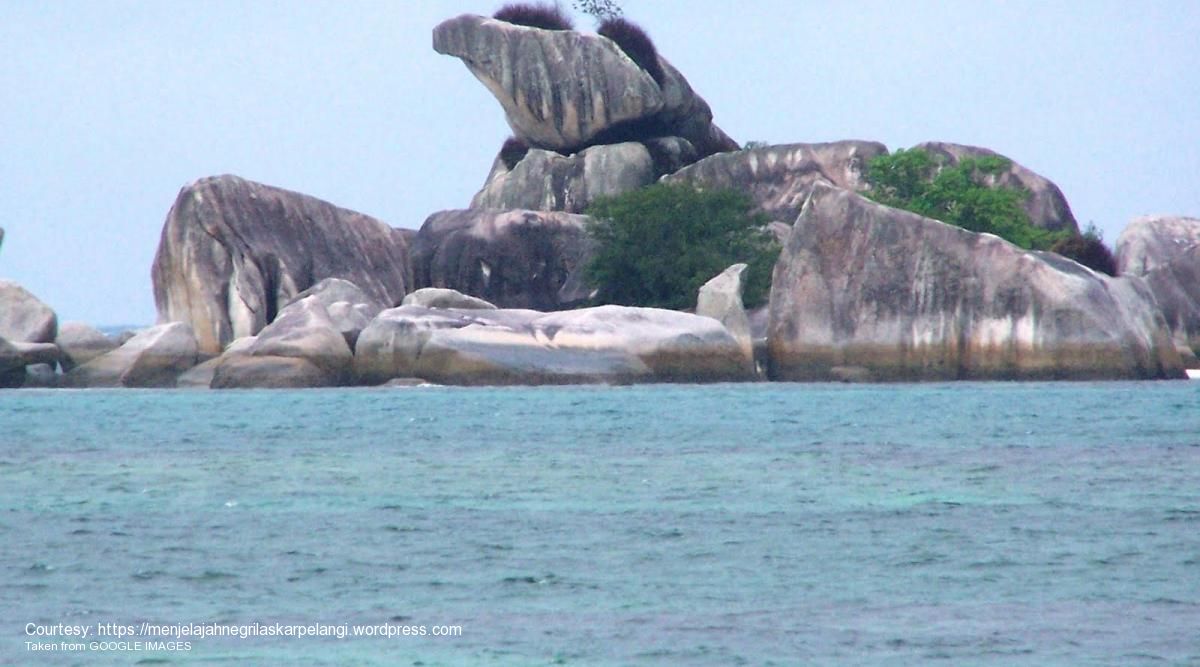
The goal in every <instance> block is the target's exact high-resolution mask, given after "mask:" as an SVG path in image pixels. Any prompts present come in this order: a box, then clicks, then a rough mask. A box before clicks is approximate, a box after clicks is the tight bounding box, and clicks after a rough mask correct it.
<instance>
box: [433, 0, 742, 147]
mask: <svg viewBox="0 0 1200 667" xmlns="http://www.w3.org/2000/svg"><path fill="white" fill-rule="evenodd" d="M433 48H434V50H435V51H437V52H438V53H442V54H445V55H449V56H454V57H456V58H460V59H461V60H462V61H463V63H464V64H466V66H467V69H469V70H470V71H471V73H472V74H474V75H475V77H476V78H478V79H479V81H480V82H481V83H483V85H484V86H485V87H486V88H487V89H488V91H489V92H490V93H492V95H493V96H495V97H496V100H497V101H498V102H500V106H501V107H503V109H504V113H505V116H506V117H507V119H508V124H509V125H510V126H511V127H512V129H513V132H514V133H516V135H517V137H518V138H520V139H522V140H523V141H525V143H527V144H529V145H530V146H533V147H536V148H545V149H551V150H556V151H559V152H562V153H572V152H576V151H578V150H579V149H581V148H584V147H587V146H590V145H595V144H609V143H619V142H622V141H629V140H638V139H643V138H650V137H658V136H678V137H683V138H685V139H687V140H688V141H689V142H691V143H692V145H693V146H695V148H696V150H697V151H698V152H699V154H700V155H701V156H703V155H710V154H712V153H714V152H717V151H721V150H735V149H736V148H737V144H736V142H734V141H732V140H731V139H729V137H728V136H726V135H725V133H724V132H722V131H721V130H720V129H719V128H717V127H716V126H715V125H713V124H712V110H711V109H710V108H709V107H708V104H707V103H706V102H705V101H704V100H703V99H702V98H701V97H700V96H699V95H696V93H695V92H694V91H693V90H692V88H691V86H690V85H689V84H688V82H687V80H686V79H684V78H683V76H682V75H681V74H680V73H679V72H678V70H676V69H675V68H674V67H672V66H671V65H670V63H668V62H666V60H664V59H662V58H661V57H660V58H659V62H660V65H661V66H662V69H663V79H662V83H661V85H660V84H659V83H657V82H655V80H654V79H653V78H652V77H651V76H650V75H649V74H648V73H647V72H646V71H645V70H643V69H642V68H641V67H639V66H638V65H637V64H636V63H634V62H633V61H632V60H631V59H630V58H629V57H628V56H626V55H625V54H624V53H623V52H622V51H621V49H620V48H619V47H618V46H617V45H616V44H614V43H613V42H612V41H611V40H609V39H608V38H606V37H601V36H599V35H591V34H581V33H578V32H573V31H550V30H541V29H538V28H529V27H525V26H518V25H513V24H511V23H506V22H504V21H498V20H495V19H489V18H484V17H482V16H473V15H463V16H459V17H457V18H453V19H450V20H447V21H444V22H442V23H441V24H440V25H438V26H437V27H436V28H434V31H433Z"/></svg>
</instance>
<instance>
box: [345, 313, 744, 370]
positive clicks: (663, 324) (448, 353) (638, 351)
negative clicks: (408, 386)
mask: <svg viewBox="0 0 1200 667" xmlns="http://www.w3.org/2000/svg"><path fill="white" fill-rule="evenodd" d="M354 365H355V371H356V374H357V375H358V377H359V380H360V381H361V382H364V383H367V384H381V383H384V382H386V381H388V380H390V379H392V378H398V377H421V378H426V379H428V380H430V381H432V382H436V383H439V384H459V385H480V384H570V383H626V382H719V381H731V380H746V379H750V377H751V376H750V373H749V371H748V369H747V368H746V362H745V359H744V357H743V355H742V349H741V347H740V345H738V343H737V341H735V340H734V339H733V337H732V336H731V335H730V334H729V331H728V330H726V329H725V327H724V326H721V324H720V323H718V322H717V321H715V320H713V319H711V318H707V317H699V316H696V315H690V314H687V313H680V312H675V311H668V310H655V309H650V308H627V307H623V306H601V307H598V308H586V309H582V310H573V311H563V312H556V313H539V312H536V311H530V310H444V309H429V308H421V307H417V306H402V307H400V308H393V309H391V310H385V311H384V312H383V313H381V314H380V315H379V317H378V318H376V319H375V321H374V322H372V323H371V326H369V327H367V329H366V330H365V331H363V333H362V336H361V337H360V338H359V343H358V350H357V353H356V355H355V360H354Z"/></svg>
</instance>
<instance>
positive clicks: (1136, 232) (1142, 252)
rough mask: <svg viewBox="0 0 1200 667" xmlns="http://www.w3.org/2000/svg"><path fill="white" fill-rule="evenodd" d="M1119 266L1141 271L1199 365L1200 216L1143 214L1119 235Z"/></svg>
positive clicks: (1190, 362)
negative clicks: (1199, 217) (1198, 217)
mask: <svg viewBox="0 0 1200 667" xmlns="http://www.w3.org/2000/svg"><path fill="white" fill-rule="evenodd" d="M1116 255H1117V268H1118V270H1119V272H1120V273H1121V274H1122V275H1131V276H1141V277H1142V278H1144V279H1145V280H1146V283H1147V284H1148V285H1149V286H1150V291H1151V292H1153V293H1154V298H1155V300H1156V301H1157V302H1158V305H1159V307H1160V308H1161V309H1162V312H1163V316H1164V317H1165V318H1166V320H1167V325H1168V326H1170V327H1171V331H1172V333H1173V334H1174V336H1175V341H1176V344H1177V346H1178V347H1179V348H1181V350H1182V352H1183V354H1184V355H1185V357H1186V359H1185V361H1186V362H1187V363H1188V365H1189V367H1191V368H1198V367H1200V361H1197V353H1198V352H1200V219H1197V218H1188V217H1183V216H1144V217H1140V218H1137V219H1135V220H1134V221H1133V222H1131V223H1130V224H1129V226H1128V227H1126V228H1125V231H1123V232H1122V233H1121V236H1120V237H1118V238H1117V252H1116Z"/></svg>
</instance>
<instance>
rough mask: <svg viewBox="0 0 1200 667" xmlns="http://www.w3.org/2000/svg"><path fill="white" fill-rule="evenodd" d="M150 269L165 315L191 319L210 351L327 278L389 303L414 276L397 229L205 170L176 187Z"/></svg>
mask: <svg viewBox="0 0 1200 667" xmlns="http://www.w3.org/2000/svg"><path fill="white" fill-rule="evenodd" d="M152 277H153V281H154V298H155V302H156V304H157V306H158V316H159V320H160V321H180V322H187V323H188V324H190V325H191V326H192V327H193V329H194V330H195V332H196V338H197V341H198V343H199V345H200V350H201V352H202V353H204V354H209V355H214V354H218V353H220V351H221V349H222V348H223V347H224V346H225V345H226V344H227V343H229V342H230V341H232V340H233V339H234V338H239V337H242V336H251V335H254V334H256V333H258V332H259V331H260V330H262V328H263V327H265V326H266V325H267V324H269V323H271V322H272V321H274V319H275V317H276V315H277V314H278V312H279V311H280V310H282V309H283V307H284V306H285V305H286V304H287V303H289V302H290V301H291V300H292V299H293V298H294V297H295V296H296V295H298V294H299V293H300V292H302V291H304V290H305V289H308V288H309V287H312V286H313V285H315V284H316V283H318V282H320V281H321V280H323V279H325V278H343V279H345V280H348V281H349V282H351V283H353V284H354V285H356V286H357V287H358V288H359V289H360V290H361V291H362V292H364V293H365V294H366V295H368V296H369V297H370V299H372V300H373V301H375V302H378V303H379V304H380V305H381V306H387V307H390V306H394V305H396V304H398V303H400V300H401V299H403V298H404V295H405V293H407V292H408V291H409V290H410V289H411V286H412V269H411V265H410V263H409V257H408V245H407V243H406V242H405V239H404V234H403V233H402V232H400V231H399V230H396V229H392V228H391V227H389V226H387V225H385V224H384V223H382V222H380V221H379V220H376V219H374V218H371V217H369V216H366V215H363V214H362V213H356V212H354V211H350V210H347V209H344V208H339V207H337V206H334V205H333V204H330V203H328V202H325V201H321V200H320V199H316V198H315V197H310V196H307V195H303V194H299V193H296V192H289V191H287V190H282V189H280V188H274V187H270V186H267V185H262V184H259V183H254V182H251V181H247V180H244V179H241V178H238V177H236V176H217V177H212V178H204V179H201V180H199V181H196V182H195V183H192V184H190V185H188V186H186V187H184V188H183V189H182V190H181V191H180V193H179V196H178V197H177V198H176V200H175V204H174V206H172V207H171V211H170V213H168V215H167V220H166V224H165V225H164V226H163V232H162V239H161V241H160V242H159V246H158V253H157V255H156V256H155V259H154V266H153V270H152Z"/></svg>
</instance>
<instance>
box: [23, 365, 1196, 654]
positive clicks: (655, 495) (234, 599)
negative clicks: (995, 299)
mask: <svg viewBox="0 0 1200 667" xmlns="http://www.w3.org/2000/svg"><path fill="white" fill-rule="evenodd" d="M73 626H78V627H80V628H86V629H87V630H88V631H89V633H90V634H89V636H88V637H86V638H82V639H81V638H78V637H70V636H62V635H61V634H46V633H56V632H57V633H61V632H62V631H63V629H64V628H68V627H73ZM288 627H291V628H293V629H294V628H299V627H303V628H308V630H309V632H310V636H304V637H300V636H295V635H294V634H279V633H283V632H287V630H284V628H288ZM221 628H224V629H225V630H221ZM272 628H274V630H271V629H272ZM321 628H324V631H325V632H327V633H331V634H325V635H319V632H320V631H321ZM126 629H128V630H129V631H130V632H128V633H123V632H122V631H123V630H126ZM422 629H424V634H421V632H422ZM147 630H152V631H154V632H157V633H158V634H154V632H151V633H150V634H147ZM100 631H104V634H98V632H100ZM293 631H294V632H298V631H296V630H293ZM367 631H370V632H373V633H375V634H373V635H366V636H364V635H362V634H359V635H354V634H353V633H354V632H360V633H363V632H367ZM218 632H225V633H227V634H217V633H218ZM270 632H275V633H276V634H269V633H270ZM339 632H342V633H343V636H341V637H339V636H337V635H338V633H339ZM381 632H382V633H384V634H388V633H392V634H395V636H392V637H387V636H380V634H379V633H381ZM435 632H437V634H436V635H435V634H434V633H435ZM164 633H166V634H164ZM171 633H173V634H171ZM404 633H408V634H404ZM118 634H123V636H121V637H118V636H117V635H118ZM313 635H316V636H313ZM168 640H170V642H171V643H170V644H168V643H167V641H168ZM139 642H140V643H139ZM0 663H2V664H11V665H41V664H55V665H57V664H80V665H94V664H165V665H201V664H203V665H212V664H222V665H224V664H230V665H232V664H237V665H242V664H246V665H430V666H432V665H559V664H564V665H903V664H946V665H1014V664H1023V665H1143V664H1145V665H1192V664H1200V383H1194V382H1193V383H1188V382H1164V383H1139V384H1134V383H1110V384H1081V383H1061V384H1005V383H994V384H929V385H882V386H862V385H857V386H841V385H803V384H799V385H797V384H752V385H717V386H636V387H562V388H504V389H497V388H485V389H461V388H442V387H419V388H406V389H375V390H363V389H355V390H309V391H230V392H207V391H197V392H191V391H136V390H125V391H100V390H92V391H15V392H3V393H0Z"/></svg>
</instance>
